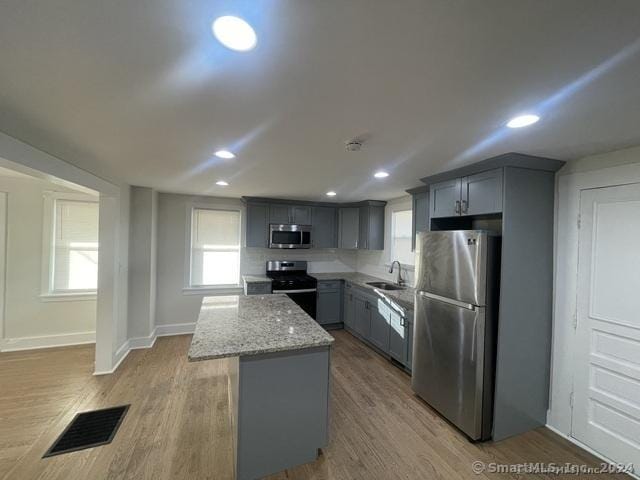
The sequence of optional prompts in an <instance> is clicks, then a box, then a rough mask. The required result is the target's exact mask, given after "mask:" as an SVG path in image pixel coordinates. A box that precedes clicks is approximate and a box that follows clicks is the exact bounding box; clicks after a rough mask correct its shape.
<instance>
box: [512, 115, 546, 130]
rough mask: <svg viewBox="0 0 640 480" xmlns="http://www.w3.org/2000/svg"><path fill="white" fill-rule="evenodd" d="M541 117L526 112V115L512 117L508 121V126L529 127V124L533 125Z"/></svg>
mask: <svg viewBox="0 0 640 480" xmlns="http://www.w3.org/2000/svg"><path fill="white" fill-rule="evenodd" d="M538 120H540V117H539V116H538V115H532V114H526V115H518V116H517V117H514V118H512V119H511V120H509V122H507V127H509V128H522V127H528V126H529V125H533V124H534V123H536V122H537V121H538Z"/></svg>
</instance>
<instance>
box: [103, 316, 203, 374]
mask: <svg viewBox="0 0 640 480" xmlns="http://www.w3.org/2000/svg"><path fill="white" fill-rule="evenodd" d="M195 328H196V324H195V322H194V323H174V324H171V325H158V326H157V327H156V328H155V329H154V330H153V332H152V333H151V335H149V336H148V337H134V338H130V339H129V340H127V341H126V342H124V343H123V344H122V346H121V347H120V348H119V349H118V350H117V351H116V353H115V354H114V356H113V357H114V366H113V368H112V369H110V370H104V371H97V370H96V371H95V372H94V373H93V374H94V375H109V374H110V373H113V372H115V371H116V370H117V369H118V367H119V366H120V364H121V363H122V362H123V361H124V359H125V358H127V355H129V352H130V351H131V350H137V349H142V348H151V347H153V345H154V344H155V343H156V339H157V338H158V337H168V336H171V335H187V334H190V333H193V332H194V330H195Z"/></svg>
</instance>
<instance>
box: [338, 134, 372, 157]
mask: <svg viewBox="0 0 640 480" xmlns="http://www.w3.org/2000/svg"><path fill="white" fill-rule="evenodd" d="M370 137H371V134H370V133H369V132H364V133H361V134H360V135H356V136H355V137H353V138H352V139H351V140H348V141H347V142H345V144H344V148H345V149H346V150H347V152H359V151H360V150H361V149H362V144H363V143H364V142H366V141H367V140H369V138H370Z"/></svg>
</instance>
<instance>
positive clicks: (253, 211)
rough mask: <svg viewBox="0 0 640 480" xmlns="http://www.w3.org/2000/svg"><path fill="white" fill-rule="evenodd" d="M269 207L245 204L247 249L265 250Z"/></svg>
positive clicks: (258, 204)
mask: <svg viewBox="0 0 640 480" xmlns="http://www.w3.org/2000/svg"><path fill="white" fill-rule="evenodd" d="M268 218H269V205H267V204H265V203H247V247H257V248H267V247H268V245H267V241H268V237H269V232H268V228H269V221H268Z"/></svg>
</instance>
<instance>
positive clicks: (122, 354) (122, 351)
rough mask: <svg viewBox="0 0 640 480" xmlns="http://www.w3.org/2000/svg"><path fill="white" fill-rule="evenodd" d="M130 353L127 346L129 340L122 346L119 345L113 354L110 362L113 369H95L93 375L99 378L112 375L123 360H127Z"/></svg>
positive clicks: (129, 348)
mask: <svg viewBox="0 0 640 480" xmlns="http://www.w3.org/2000/svg"><path fill="white" fill-rule="evenodd" d="M130 351H131V347H130V346H129V340H127V341H126V342H124V343H123V344H122V345H120V348H118V350H116V353H114V354H113V361H112V365H113V367H112V368H110V369H109V370H98V369H96V370H94V372H93V375H94V376H100V375H109V374H111V373H114V372H115V371H116V370H117V369H118V367H119V366H120V364H121V363H122V362H124V359H125V358H127V356H128V355H129V352H130Z"/></svg>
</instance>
